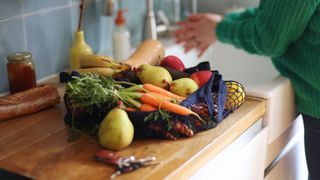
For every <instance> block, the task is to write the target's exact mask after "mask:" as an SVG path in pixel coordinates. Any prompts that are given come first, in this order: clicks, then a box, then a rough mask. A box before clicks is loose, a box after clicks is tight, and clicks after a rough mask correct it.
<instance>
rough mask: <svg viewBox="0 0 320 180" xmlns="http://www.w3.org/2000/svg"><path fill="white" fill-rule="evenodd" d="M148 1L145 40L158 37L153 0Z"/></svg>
mask: <svg viewBox="0 0 320 180" xmlns="http://www.w3.org/2000/svg"><path fill="white" fill-rule="evenodd" d="M146 1H147V13H146V21H145V27H144V37H143V39H144V40H147V39H157V27H156V19H155V15H154V11H153V0H146Z"/></svg>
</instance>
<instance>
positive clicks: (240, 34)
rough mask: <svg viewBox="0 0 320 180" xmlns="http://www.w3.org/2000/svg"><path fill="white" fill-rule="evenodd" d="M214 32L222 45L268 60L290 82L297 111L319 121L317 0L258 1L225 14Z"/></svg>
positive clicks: (319, 19) (319, 13)
mask: <svg viewBox="0 0 320 180" xmlns="http://www.w3.org/2000/svg"><path fill="white" fill-rule="evenodd" d="M216 33H217V37H218V39H219V40H220V41H221V42H223V43H229V44H232V45H234V46H236V47H238V48H240V49H243V50H246V51H247V52H249V53H253V54H259V55H264V56H269V57H271V59H272V62H273V64H274V66H275V67H276V68H277V70H278V71H279V72H280V74H281V75H283V76H285V77H288V78H289V79H290V80H291V82H292V85H293V88H294V90H295V94H296V105H297V110H298V111H299V112H302V113H305V114H308V115H310V116H313V117H316V118H320V0H261V2H260V5H259V7H257V8H250V9H247V10H246V11H245V12H242V13H238V14H237V13H232V14H226V16H225V17H224V19H223V21H221V22H220V23H219V24H218V26H217V29H216Z"/></svg>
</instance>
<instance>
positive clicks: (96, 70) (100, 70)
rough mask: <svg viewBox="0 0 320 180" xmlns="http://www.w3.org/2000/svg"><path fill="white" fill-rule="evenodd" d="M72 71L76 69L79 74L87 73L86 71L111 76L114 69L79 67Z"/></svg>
mask: <svg viewBox="0 0 320 180" xmlns="http://www.w3.org/2000/svg"><path fill="white" fill-rule="evenodd" d="M73 71H77V72H79V73H80V74H87V73H95V74H98V75H99V76H104V77H112V75H113V74H114V73H115V71H114V69H112V68H101V67H100V68H99V67H98V68H80V69H74V70H73Z"/></svg>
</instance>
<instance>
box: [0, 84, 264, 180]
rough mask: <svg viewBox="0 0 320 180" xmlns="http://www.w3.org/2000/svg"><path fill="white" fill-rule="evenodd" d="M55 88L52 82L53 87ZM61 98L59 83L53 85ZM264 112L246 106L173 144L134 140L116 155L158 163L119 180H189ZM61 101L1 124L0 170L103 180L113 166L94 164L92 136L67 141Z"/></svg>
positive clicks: (256, 104) (256, 103)
mask: <svg viewBox="0 0 320 180" xmlns="http://www.w3.org/2000/svg"><path fill="white" fill-rule="evenodd" d="M55 85H56V84H55ZM56 86H57V87H58V88H59V92H60V93H61V95H62V94H63V92H64V88H63V85H61V84H59V85H56ZM264 113H265V101H264V100H263V99H258V98H252V97H248V98H247V100H246V102H245V103H244V104H243V105H242V106H241V107H240V108H239V109H237V110H236V111H235V112H234V113H232V114H231V115H230V116H229V117H228V118H226V119H225V120H224V121H223V122H221V123H220V124H218V126H217V127H216V128H214V129H211V130H208V131H205V132H201V133H198V134H196V135H195V136H194V137H192V138H184V139H179V140H176V141H173V140H160V139H135V140H134V141H133V143H132V144H131V145H130V146H129V147H128V148H126V149H124V150H121V151H119V152H118V154H119V155H121V156H128V155H134V156H136V157H137V158H140V157H146V156H156V157H157V161H159V162H161V163H160V164H159V165H156V166H150V167H145V168H141V169H139V170H137V171H135V172H131V173H128V174H124V175H121V176H119V178H120V179H151V178H152V179H163V178H169V179H176V178H177V177H179V178H183V177H189V176H190V175H191V174H193V173H194V172H195V171H197V170H198V169H199V168H200V167H201V166H203V165H204V164H205V163H206V162H208V161H209V160H210V159H212V158H213V157H214V156H215V155H217V154H218V153H219V152H221V151H222V150H223V149H224V148H225V147H227V146H228V145H229V144H230V143H232V142H233V141H234V140H235V139H236V138H237V137H239V136H240V135H241V134H242V133H243V132H244V131H246V130H247V129H248V128H249V127H250V126H252V125H253V124H254V123H255V122H256V121H258V120H259V118H261V117H262V116H263V115H264ZM64 114H65V107H64V105H63V103H60V104H59V105H56V106H54V107H51V108H49V109H46V110H43V111H41V112H38V113H35V114H31V115H27V116H23V117H19V118H15V119H11V120H7V121H3V122H0V168H3V169H5V170H8V171H11V172H15V173H18V174H21V175H24V176H26V177H30V178H34V179H106V178H109V177H110V175H111V174H112V173H113V171H114V167H112V166H109V165H105V164H102V163H99V162H96V161H94V160H93V155H94V154H95V153H96V152H97V151H98V150H99V149H101V147H100V146H99V143H98V141H97V138H94V137H90V136H89V135H86V134H83V135H82V136H81V137H80V138H79V139H78V140H76V141H74V142H67V138H68V127H67V126H66V125H65V124H64V121H63V116H64Z"/></svg>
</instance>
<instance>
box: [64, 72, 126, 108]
mask: <svg viewBox="0 0 320 180" xmlns="http://www.w3.org/2000/svg"><path fill="white" fill-rule="evenodd" d="M122 88H123V87H122V86H121V85H119V84H117V83H116V82H115V81H114V80H113V79H112V78H105V77H100V76H98V75H96V74H86V75H84V76H83V77H80V78H79V77H74V79H73V80H72V81H71V82H69V83H68V84H67V85H66V94H67V95H68V98H70V100H71V101H72V103H71V104H72V106H73V108H78V107H86V108H89V109H90V106H92V105H97V106H99V105H101V104H103V103H105V102H109V103H110V104H114V103H116V102H117V101H118V97H117V95H116V94H117V91H119V90H120V89H122ZM89 109H86V110H87V111H88V110H89Z"/></svg>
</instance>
